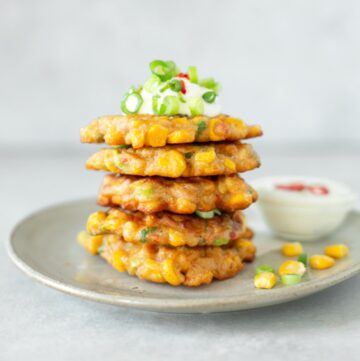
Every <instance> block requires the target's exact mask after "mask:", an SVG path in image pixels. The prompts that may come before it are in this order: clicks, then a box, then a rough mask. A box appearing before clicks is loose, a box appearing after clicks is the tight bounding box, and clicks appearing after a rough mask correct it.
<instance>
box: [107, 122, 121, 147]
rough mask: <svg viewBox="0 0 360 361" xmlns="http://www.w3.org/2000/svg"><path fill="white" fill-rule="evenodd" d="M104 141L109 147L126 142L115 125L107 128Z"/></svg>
mask: <svg viewBox="0 0 360 361" xmlns="http://www.w3.org/2000/svg"><path fill="white" fill-rule="evenodd" d="M104 140H105V143H106V144H109V145H118V144H124V142H125V139H124V136H123V134H122V133H121V132H119V131H118V130H117V129H116V125H114V124H111V125H108V126H107V128H106V133H105V136H104Z"/></svg>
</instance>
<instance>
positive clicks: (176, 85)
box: [169, 79, 181, 93]
mask: <svg viewBox="0 0 360 361" xmlns="http://www.w3.org/2000/svg"><path fill="white" fill-rule="evenodd" d="M169 84H170V89H171V90H172V91H174V92H176V93H178V92H179V91H180V90H181V81H180V80H178V79H173V80H171V81H170V83H169Z"/></svg>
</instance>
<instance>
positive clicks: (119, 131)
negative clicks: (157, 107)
mask: <svg viewBox="0 0 360 361" xmlns="http://www.w3.org/2000/svg"><path fill="white" fill-rule="evenodd" d="M260 135H262V131H261V128H260V127H259V126H257V125H255V126H248V125H246V124H245V122H244V121H243V120H241V119H238V118H233V117H229V116H227V115H224V114H220V115H217V116H215V117H211V118H210V117H207V116H203V115H199V116H195V117H186V116H158V115H149V114H132V115H109V116H104V117H100V118H98V119H96V120H94V121H93V122H92V123H90V124H89V125H88V126H87V127H85V128H83V129H81V131H80V138H81V141H82V142H83V143H104V142H105V143H107V144H109V145H123V144H124V145H126V144H127V145H130V146H132V147H133V148H142V147H162V146H164V145H166V144H180V143H194V142H209V141H212V142H218V141H223V140H226V141H237V140H241V139H247V138H253V137H258V136H260Z"/></svg>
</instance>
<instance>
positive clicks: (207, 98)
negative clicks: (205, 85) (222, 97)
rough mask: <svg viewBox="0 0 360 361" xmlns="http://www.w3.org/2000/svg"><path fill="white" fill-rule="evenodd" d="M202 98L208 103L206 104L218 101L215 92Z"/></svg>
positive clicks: (207, 93) (210, 92) (208, 93)
mask: <svg viewBox="0 0 360 361" xmlns="http://www.w3.org/2000/svg"><path fill="white" fill-rule="evenodd" d="M202 98H203V99H204V100H205V101H206V103H209V104H212V103H214V101H215V99H216V93H215V92H214V91H209V92H206V93H204V94H203V95H202Z"/></svg>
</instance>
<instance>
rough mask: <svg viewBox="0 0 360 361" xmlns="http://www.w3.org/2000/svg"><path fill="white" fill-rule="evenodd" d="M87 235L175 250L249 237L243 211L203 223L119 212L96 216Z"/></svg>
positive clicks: (163, 215)
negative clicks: (102, 235)
mask: <svg viewBox="0 0 360 361" xmlns="http://www.w3.org/2000/svg"><path fill="white" fill-rule="evenodd" d="M87 231H88V233H89V234H90V235H93V236H97V235H101V234H117V235H118V236H120V237H121V238H123V240H124V241H125V242H133V243H149V244H157V245H163V246H173V247H180V246H189V247H195V246H223V245H226V244H230V243H233V242H234V241H236V240H237V239H239V238H244V235H245V234H246V235H248V234H249V233H248V232H247V230H246V221H245V217H244V216H243V214H242V213H241V211H237V212H235V213H232V214H229V213H224V214H222V215H217V216H214V217H213V218H211V219H202V218H200V217H198V216H195V215H178V214H173V213H167V212H160V213H156V214H152V215H144V214H143V213H141V212H128V211H123V210H120V209H115V208H113V209H110V210H109V211H108V212H95V213H92V214H91V215H90V216H89V218H88V221H87Z"/></svg>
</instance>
